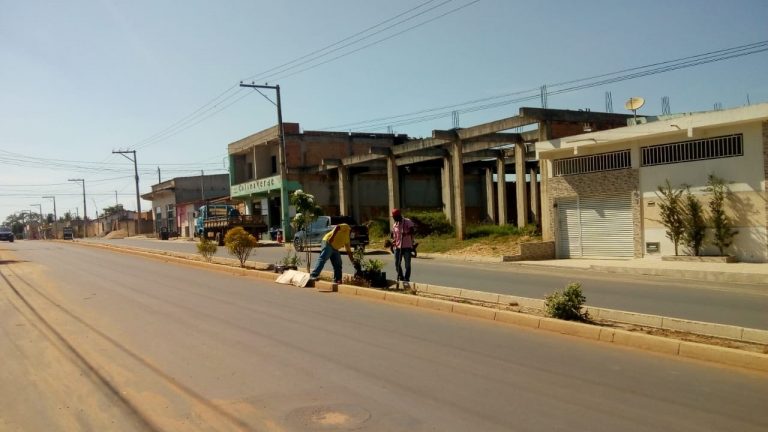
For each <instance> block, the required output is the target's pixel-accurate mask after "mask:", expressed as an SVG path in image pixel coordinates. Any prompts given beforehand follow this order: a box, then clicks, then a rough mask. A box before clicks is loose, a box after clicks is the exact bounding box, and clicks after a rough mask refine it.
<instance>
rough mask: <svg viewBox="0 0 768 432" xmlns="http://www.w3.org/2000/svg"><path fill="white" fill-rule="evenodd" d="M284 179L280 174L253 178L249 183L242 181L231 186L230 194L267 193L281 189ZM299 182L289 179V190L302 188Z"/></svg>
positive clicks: (237, 195) (233, 195) (232, 195)
mask: <svg viewBox="0 0 768 432" xmlns="http://www.w3.org/2000/svg"><path fill="white" fill-rule="evenodd" d="M281 184H282V181H281V179H280V176H279V175H276V176H272V177H266V178H262V179H258V180H252V181H249V182H247V183H240V184H236V185H232V186H230V187H229V196H231V197H240V196H248V195H259V194H266V193H267V192H269V191H273V190H280V185H281ZM300 188H301V186H300V185H299V182H297V181H293V180H289V181H288V190H289V191H291V190H296V189H300Z"/></svg>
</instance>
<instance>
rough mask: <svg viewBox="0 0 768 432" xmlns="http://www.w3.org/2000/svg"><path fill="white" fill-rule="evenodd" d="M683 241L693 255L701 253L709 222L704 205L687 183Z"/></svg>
mask: <svg viewBox="0 0 768 432" xmlns="http://www.w3.org/2000/svg"><path fill="white" fill-rule="evenodd" d="M683 215H684V217H683V222H684V226H685V230H684V231H683V243H685V245H686V247H687V248H688V250H689V252H690V253H691V254H692V255H693V256H700V255H701V245H702V244H703V243H704V236H705V235H706V233H707V222H706V219H705V215H704V206H702V205H701V202H700V201H699V200H698V198H696V196H695V195H693V194H692V193H691V188H690V186H688V185H685V198H684V200H683Z"/></svg>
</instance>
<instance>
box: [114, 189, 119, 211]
mask: <svg viewBox="0 0 768 432" xmlns="http://www.w3.org/2000/svg"><path fill="white" fill-rule="evenodd" d="M118 205H120V204H118V202H117V191H115V208H117V206H118Z"/></svg>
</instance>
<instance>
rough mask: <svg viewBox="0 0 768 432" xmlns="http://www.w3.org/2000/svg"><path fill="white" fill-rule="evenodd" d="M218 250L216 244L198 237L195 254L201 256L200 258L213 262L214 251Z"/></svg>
mask: <svg viewBox="0 0 768 432" xmlns="http://www.w3.org/2000/svg"><path fill="white" fill-rule="evenodd" d="M218 249H219V246H218V245H217V244H216V242H213V241H210V240H208V239H207V238H205V237H200V241H199V242H197V253H199V254H200V255H202V257H203V258H204V259H205V260H206V261H208V262H211V261H212V260H213V256H214V255H216V251H217V250H218Z"/></svg>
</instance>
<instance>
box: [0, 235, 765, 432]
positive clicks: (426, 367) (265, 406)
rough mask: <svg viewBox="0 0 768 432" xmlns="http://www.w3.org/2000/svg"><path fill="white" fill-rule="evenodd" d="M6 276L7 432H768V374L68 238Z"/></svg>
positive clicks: (1, 404)
mask: <svg viewBox="0 0 768 432" xmlns="http://www.w3.org/2000/svg"><path fill="white" fill-rule="evenodd" d="M0 273H2V279H0V290H2V296H0V325H1V327H0V329H2V332H0V349H2V352H3V361H4V366H3V368H2V369H1V370H2V372H0V430H127V431H134V430H163V431H178V430H194V431H196V430H224V431H226V430H259V431H303V430H361V431H470V430H471V431H510V430H516V431H528V430H532V431H533V430H537V431H538V430H589V431H617V430H621V431H657V430H665V431H673V430H674V431H701V430H734V431H736V430H738V431H744V432H746V431H764V430H766V429H768V411H766V410H765V407H766V406H768V376H766V375H765V374H756V373H751V372H747V371H743V370H739V369H732V368H726V367H719V366H713V365H710V364H706V363H701V362H695V361H689V360H685V359H680V358H671V357H666V356H662V355H655V354H649V353H646V352H644V351H639V350H633V349H624V348H619V347H615V346H611V345H606V344H601V343H598V342H593V341H586V340H582V339H578V338H570V337H565V336H561V335H557V334H551V333H548V332H541V331H535V330H527V329H523V328H518V327H514V326H507V325H501V324H498V323H493V322H488V321H483V320H474V319H470V318H463V317H457V316H454V315H450V314H444V313H439V312H434V311H427V310H423V309H417V308H411V307H406V306H398V305H392V304H387V303H383V302H378V301H373V300H368V299H363V298H357V297H349V296H343V295H339V294H324V293H319V292H317V291H315V290H313V289H301V288H295V287H286V286H281V285H277V284H274V283H271V282H268V281H263V280H257V279H252V278H244V277H237V276H230V275H226V274H224V273H219V272H214V271H207V270H203V269H198V268H195V267H190V266H182V265H176V264H170V263H164V262H162V261H159V260H152V259H146V258H142V257H137V256H131V255H125V254H119V253H112V252H109V251H104V250H98V249H92V248H87V247H82V246H77V245H71V244H61V243H51V242H17V243H15V244H13V245H0Z"/></svg>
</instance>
